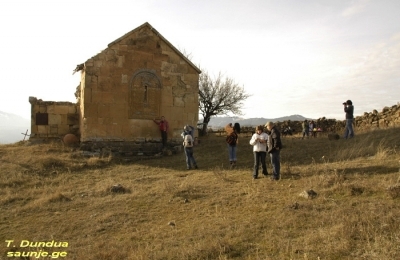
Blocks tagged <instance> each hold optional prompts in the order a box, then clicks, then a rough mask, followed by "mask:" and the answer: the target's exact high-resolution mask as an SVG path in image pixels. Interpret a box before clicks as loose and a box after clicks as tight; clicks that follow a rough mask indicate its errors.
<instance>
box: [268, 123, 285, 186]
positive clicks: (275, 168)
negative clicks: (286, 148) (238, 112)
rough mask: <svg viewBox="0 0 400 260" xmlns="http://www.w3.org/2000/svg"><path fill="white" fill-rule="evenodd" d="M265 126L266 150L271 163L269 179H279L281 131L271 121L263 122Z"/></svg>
mask: <svg viewBox="0 0 400 260" xmlns="http://www.w3.org/2000/svg"><path fill="white" fill-rule="evenodd" d="M265 127H266V128H267V130H268V131H267V134H268V147H267V152H268V153H269V155H270V157H271V165H272V177H271V179H272V180H274V181H277V180H279V179H280V172H281V162H280V152H281V148H282V142H281V133H280V132H279V130H278V129H277V128H276V126H275V125H274V123H272V122H267V123H266V124H265Z"/></svg>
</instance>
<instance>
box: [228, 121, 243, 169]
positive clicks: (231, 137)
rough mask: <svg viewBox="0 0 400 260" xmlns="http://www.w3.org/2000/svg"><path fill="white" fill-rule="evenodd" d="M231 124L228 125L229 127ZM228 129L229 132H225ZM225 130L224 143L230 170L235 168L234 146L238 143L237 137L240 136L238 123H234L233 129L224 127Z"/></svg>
mask: <svg viewBox="0 0 400 260" xmlns="http://www.w3.org/2000/svg"><path fill="white" fill-rule="evenodd" d="M231 125H232V124H230V126H231ZM227 129H229V130H227ZM225 130H227V134H228V136H227V137H226V143H227V145H228V154H229V164H230V167H231V169H233V168H235V167H236V161H237V158H236V145H237V144H238V142H239V136H238V134H240V125H239V123H235V124H234V125H233V127H231V129H230V128H228V126H226V127H225Z"/></svg>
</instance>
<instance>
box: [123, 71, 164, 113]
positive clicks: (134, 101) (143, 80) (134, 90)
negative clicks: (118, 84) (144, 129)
mask: <svg viewBox="0 0 400 260" xmlns="http://www.w3.org/2000/svg"><path fill="white" fill-rule="evenodd" d="M160 105H161V81H160V79H159V78H158V76H157V75H156V73H155V71H153V70H146V69H142V70H138V71H136V72H135V73H134V74H133V76H132V78H131V81H130V84H129V118H130V119H153V118H155V117H158V116H159V114H160Z"/></svg>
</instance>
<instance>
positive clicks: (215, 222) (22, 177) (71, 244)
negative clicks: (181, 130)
mask: <svg viewBox="0 0 400 260" xmlns="http://www.w3.org/2000/svg"><path fill="white" fill-rule="evenodd" d="M249 139H250V137H248V136H247V137H240V140H239V146H238V163H237V165H238V166H237V168H236V169H234V170H230V169H229V167H228V152H227V148H226V144H225V138H224V137H219V136H208V137H204V138H201V143H200V145H198V146H196V147H195V152H194V156H195V158H196V160H197V162H198V165H199V169H197V170H190V171H188V170H186V166H185V162H184V154H183V153H180V154H175V155H172V156H165V157H161V158H158V159H146V160H145V159H141V158H138V159H137V160H135V161H134V162H132V161H131V162H127V161H123V160H119V159H118V158H111V157H108V158H85V157H83V156H82V155H81V153H80V152H79V151H72V150H71V149H70V148H66V147H63V146H62V145H61V144H60V143H52V144H42V145H27V143H23V142H20V143H16V144H12V145H0V163H1V164H0V172H1V173H0V238H1V239H2V241H0V259H55V258H60V259H77V260H86V259H93V260H102V259H107V260H108V259H109V260H117V259H118V260H121V259H321V260H322V259H400V228H399V227H400V150H399V147H400V134H399V128H391V129H386V130H374V131H370V132H365V133H358V132H356V137H355V138H354V139H351V140H343V139H340V140H336V141H329V140H328V138H327V137H324V136H321V137H318V138H313V139H306V140H302V139H301V138H299V137H298V136H292V137H287V138H284V139H283V144H284V149H282V152H281V162H282V165H281V168H282V170H281V171H282V176H281V177H282V179H281V180H279V181H277V182H273V181H271V180H270V179H268V178H262V177H261V178H260V179H257V180H253V179H252V174H251V171H252V165H253V155H252V147H251V146H250V145H249V144H248V142H249ZM268 170H269V172H271V165H270V163H269V164H268ZM115 184H121V185H122V186H123V187H124V188H125V192H124V193H113V192H111V191H110V189H111V187H112V186H113V185H115ZM310 189H311V190H313V191H315V192H316V193H317V195H316V196H315V197H313V198H308V199H307V198H304V197H301V196H300V195H299V194H300V193H302V192H304V191H308V190H310ZM53 241H54V243H53ZM39 242H45V243H42V246H43V244H44V247H39V246H40V244H39ZM46 243H47V244H46ZM29 245H31V246H32V247H30V246H29ZM22 253H24V254H25V255H26V254H28V253H30V254H31V257H30V258H28V257H25V258H23V257H18V255H19V254H22ZM34 253H36V255H35V254H34ZM47 253H48V255H47Z"/></svg>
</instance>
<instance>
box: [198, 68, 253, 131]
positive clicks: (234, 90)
mask: <svg viewBox="0 0 400 260" xmlns="http://www.w3.org/2000/svg"><path fill="white" fill-rule="evenodd" d="M248 97H250V94H248V93H246V92H245V90H244V88H243V87H241V86H239V85H238V84H237V83H235V82H234V80H233V79H231V78H225V79H223V77H222V74H221V72H220V73H219V74H218V76H217V77H216V78H215V79H212V78H211V77H210V76H209V75H208V73H207V72H202V73H201V74H200V78H199V102H200V105H199V106H200V107H199V108H200V111H201V114H202V115H203V118H204V119H203V126H202V133H205V132H206V131H207V126H208V123H209V122H210V119H211V117H212V116H216V115H224V114H225V115H226V114H227V113H229V112H230V113H232V114H236V115H241V109H242V106H243V101H244V100H246V99H247V98H248Z"/></svg>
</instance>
